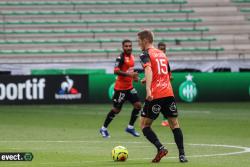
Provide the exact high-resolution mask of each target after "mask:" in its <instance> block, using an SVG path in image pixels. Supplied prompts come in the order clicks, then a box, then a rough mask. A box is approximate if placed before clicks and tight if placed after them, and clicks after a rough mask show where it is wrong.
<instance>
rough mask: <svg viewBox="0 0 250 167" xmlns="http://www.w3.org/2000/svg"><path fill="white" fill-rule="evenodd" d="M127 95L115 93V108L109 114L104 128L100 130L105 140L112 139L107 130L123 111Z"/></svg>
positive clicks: (120, 92)
mask: <svg viewBox="0 0 250 167" xmlns="http://www.w3.org/2000/svg"><path fill="white" fill-rule="evenodd" d="M125 95H126V94H125V93H124V92H122V91H115V93H114V96H113V108H112V109H111V110H110V112H109V113H108V114H107V116H106V118H105V120H104V123H103V126H102V127H101V129H100V133H101V135H102V137H104V138H108V137H110V135H109V132H108V129H107V128H108V126H109V124H110V123H111V122H112V120H113V119H114V118H115V116H116V115H117V114H118V113H119V112H120V111H121V108H122V105H123V103H124V102H125Z"/></svg>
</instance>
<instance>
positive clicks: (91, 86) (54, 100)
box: [0, 71, 250, 104]
mask: <svg viewBox="0 0 250 167" xmlns="http://www.w3.org/2000/svg"><path fill="white" fill-rule="evenodd" d="M78 72H79V71H78ZM54 74H55V73H54ZM115 77H116V76H115V75H113V74H89V75H33V76H32V75H30V76H9V75H8V76H4V75H3V76H0V104H75V103H76V104H80V103H82V104H84V103H111V98H112V95H113V92H114V90H113V88H114V82H115ZM143 77H144V76H143V74H141V75H140V78H143ZM173 77H174V79H173V81H172V85H173V89H174V93H175V97H176V100H177V101H182V102H190V103H191V102H226V101H227V102H228V101H231V102H233V101H250V73H247V72H246V73H224V72H221V73H173ZM229 83H230V84H229ZM134 86H135V88H136V89H137V91H138V95H139V97H140V98H141V100H142V101H143V100H144V98H145V87H144V86H143V85H141V84H140V83H135V84H134Z"/></svg>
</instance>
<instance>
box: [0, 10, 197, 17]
mask: <svg viewBox="0 0 250 167" xmlns="http://www.w3.org/2000/svg"><path fill="white" fill-rule="evenodd" d="M193 12H194V10H105V11H101V10H95V11H94V10H89V11H88V10H83V11H2V12H1V14H2V15H6V16H9V15H15V16H20V15H96V14H98V15H103V14H111V15H112V14H115V15H117V14H123V15H124V14H128V15H129V14H161V13H169V14H171V13H172V14H173V13H175V14H176V13H185V14H189V13H193Z"/></svg>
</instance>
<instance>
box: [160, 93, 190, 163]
mask: <svg viewBox="0 0 250 167" xmlns="http://www.w3.org/2000/svg"><path fill="white" fill-rule="evenodd" d="M163 106H164V109H163V110H162V114H163V115H164V117H168V122H169V127H170V128H171V129H172V132H173V135H174V139H175V143H176V145H177V147H178V150H179V160H180V162H187V159H186V157H185V151H184V144H183V134H182V130H181V128H180V126H179V122H178V119H177V117H178V110H177V107H176V102H175V98H174V97H167V98H165V100H164V105H163Z"/></svg>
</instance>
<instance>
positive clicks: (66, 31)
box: [0, 27, 209, 34]
mask: <svg viewBox="0 0 250 167" xmlns="http://www.w3.org/2000/svg"><path fill="white" fill-rule="evenodd" d="M208 30H209V29H208V28H207V27H199V28H155V29H152V31H153V32H164V33H173V32H204V31H208ZM138 31H140V29H136V28H131V29H64V30H6V31H0V34H62V33H63V34H80V33H93V34H95V33H136V32H138Z"/></svg>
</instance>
